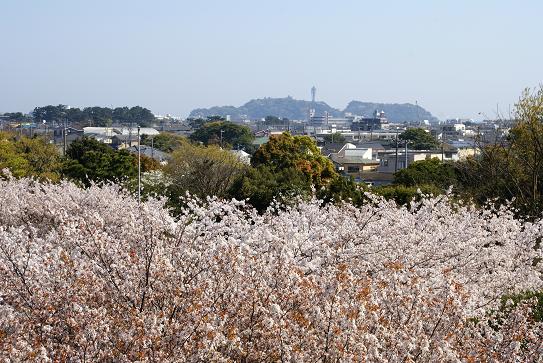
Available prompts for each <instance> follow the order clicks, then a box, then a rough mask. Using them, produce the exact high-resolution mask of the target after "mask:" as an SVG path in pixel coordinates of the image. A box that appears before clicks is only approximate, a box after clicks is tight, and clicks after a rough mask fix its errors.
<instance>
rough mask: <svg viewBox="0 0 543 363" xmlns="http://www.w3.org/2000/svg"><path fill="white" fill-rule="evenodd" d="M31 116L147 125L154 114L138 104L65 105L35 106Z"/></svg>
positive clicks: (58, 119) (57, 119) (95, 122)
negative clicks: (122, 105)
mask: <svg viewBox="0 0 543 363" xmlns="http://www.w3.org/2000/svg"><path fill="white" fill-rule="evenodd" d="M32 117H33V118H34V121H35V122H37V123H41V122H42V120H45V121H47V122H49V123H51V122H64V121H66V122H68V123H70V124H72V123H76V124H80V123H85V124H88V125H92V126H102V127H103V126H110V125H111V124H112V123H113V122H119V123H134V124H138V125H140V126H149V125H151V124H152V123H153V122H154V120H155V116H154V115H153V114H152V113H151V111H149V110H148V109H146V108H143V107H140V106H134V107H131V108H128V107H118V108H115V109H111V108H109V107H98V106H94V107H85V108H84V109H82V110H81V109H79V108H68V107H67V106H65V105H58V106H52V105H48V106H44V107H36V108H35V109H34V111H33V112H32Z"/></svg>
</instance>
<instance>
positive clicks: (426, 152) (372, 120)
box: [0, 87, 512, 186]
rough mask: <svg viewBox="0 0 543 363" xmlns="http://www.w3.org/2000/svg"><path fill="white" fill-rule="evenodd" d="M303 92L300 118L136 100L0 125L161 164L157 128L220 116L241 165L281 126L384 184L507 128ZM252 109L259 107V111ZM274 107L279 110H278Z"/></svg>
mask: <svg viewBox="0 0 543 363" xmlns="http://www.w3.org/2000/svg"><path fill="white" fill-rule="evenodd" d="M311 96H312V100H311V101H296V100H294V101H296V102H299V103H300V102H301V106H300V107H304V105H305V106H307V110H306V112H305V116H306V117H305V118H302V119H288V118H286V117H279V116H278V115H273V114H269V115H267V116H265V117H262V118H250V117H248V116H247V115H239V114H237V115H235V116H233V115H229V114H213V115H209V111H207V112H204V113H202V110H200V111H198V110H195V111H193V112H192V113H191V116H193V115H194V117H188V118H186V119H182V118H180V117H173V116H171V115H153V114H152V113H151V112H150V111H149V110H148V109H145V108H142V107H139V106H137V107H133V108H128V107H119V108H116V109H110V108H106V107H88V108H84V109H82V110H80V109H78V108H71V107H69V106H64V105H59V106H44V107H36V109H35V110H34V111H33V112H32V113H30V114H24V113H21V112H14V113H5V114H3V115H0V130H2V131H11V132H14V133H16V134H19V135H26V136H28V137H33V136H38V135H40V136H43V137H44V138H46V140H47V142H49V143H52V144H55V145H56V146H57V147H58V148H59V151H60V152H61V153H65V151H66V148H67V147H68V146H69V145H70V144H71V143H72V142H73V141H74V140H76V139H79V138H81V137H83V136H86V137H90V138H93V139H95V140H98V141H99V142H101V143H104V144H107V145H109V146H111V147H112V148H113V149H118V150H120V149H126V150H128V151H130V152H132V153H137V152H138V150H139V152H141V153H143V154H144V155H146V156H148V157H151V158H154V159H156V160H158V161H159V162H161V163H167V162H168V158H169V155H168V153H165V152H164V151H161V150H158V149H156V148H155V147H154V145H153V142H152V141H153V140H154V137H156V136H157V135H160V134H164V133H167V134H173V135H178V136H185V137H189V136H190V135H191V134H193V133H194V131H195V130H196V129H198V127H199V126H201V125H202V124H203V123H205V121H221V122H226V123H232V124H237V125H242V126H245V127H247V128H249V129H250V131H251V133H252V135H253V138H252V140H251V144H252V146H248V145H240V144H237V145H232V144H228V145H227V144H226V143H223V142H222V140H221V138H222V131H220V132H219V134H218V135H217V143H218V144H219V145H220V146H221V147H223V148H224V147H226V146H228V147H230V148H231V149H232V150H233V151H234V152H235V153H236V155H238V156H239V157H240V158H242V159H243V160H244V161H245V162H247V163H250V158H251V154H252V152H254V150H256V149H257V148H258V147H259V146H260V145H262V144H265V143H266V142H268V140H269V138H270V137H271V136H273V135H279V134H282V133H284V132H289V133H290V134H291V135H305V136H309V137H311V138H312V139H313V140H314V141H315V142H316V144H317V146H318V148H319V149H320V151H321V153H322V154H323V155H324V156H326V157H327V158H329V159H330V160H331V161H332V162H333V165H334V167H335V168H336V171H337V172H338V173H339V174H341V175H344V176H346V177H352V178H353V179H354V180H355V181H356V182H361V183H365V184H367V185H370V186H372V185H387V184H391V183H392V182H393V180H394V173H396V172H398V171H399V170H401V169H404V168H406V167H408V166H409V165H411V164H412V163H413V162H415V161H421V160H429V159H432V158H437V159H439V160H441V161H459V160H465V159H466V158H467V157H469V156H474V155H477V153H478V152H479V150H480V149H481V147H483V146H486V145H491V144H501V143H504V142H505V137H506V136H507V135H508V132H509V130H510V127H511V126H512V121H511V120H490V119H482V120H477V121H476V120H473V119H448V120H445V121H440V120H437V119H436V118H435V117H433V116H431V114H429V113H428V112H427V111H426V110H424V109H422V108H420V106H418V105H416V106H413V105H409V106H413V107H411V108H404V110H406V109H407V110H408V112H407V113H406V116H405V117H404V118H405V120H403V121H402V120H401V118H402V116H401V111H402V110H401V109H400V110H399V112H400V114H399V113H398V112H396V114H395V117H394V118H395V121H391V120H389V118H388V115H387V113H386V112H385V111H384V110H382V109H374V110H373V111H372V112H371V114H354V113H352V112H343V113H341V114H340V113H339V111H337V112H335V111H328V110H324V111H323V107H322V106H323V105H326V104H324V103H323V102H317V101H316V89H315V88H314V87H313V88H312V89H311ZM287 99H288V101H289V102H292V101H293V100H292V99H291V98H287ZM268 100H269V99H268ZM277 100H282V99H276V103H277ZM326 106H327V105H326ZM327 107H328V106H327ZM366 108H367V107H366ZM417 108H420V109H421V111H418V110H417ZM210 110H213V109H210ZM319 111H320V112H319ZM199 112H200V114H199ZM259 112H264V113H265V112H266V110H265V109H264V110H260V111H259ZM206 113H207V115H206ZM278 113H279V114H281V113H284V112H283V111H281V110H279V111H278ZM298 113H299V112H298ZM417 113H420V114H424V115H429V116H430V117H429V118H430V119H422V118H420V119H419V118H417V117H416V116H414V115H416V114H417ZM138 126H139V127H138ZM408 130H418V131H419V132H420V131H421V130H423V131H424V133H426V134H427V135H428V136H431V138H429V140H430V141H431V142H429V143H427V144H422V145H421V144H420V143H419V144H416V143H415V142H413V141H410V140H403V139H401V138H400V137H399V135H401V134H402V133H404V132H406V131H408ZM138 134H139V137H138ZM423 136H424V135H423ZM141 137H144V138H146V139H147V140H150V143H148V145H145V146H143V147H141V148H138V145H139V143H140V140H141Z"/></svg>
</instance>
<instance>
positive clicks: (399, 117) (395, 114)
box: [343, 101, 438, 122]
mask: <svg viewBox="0 0 543 363" xmlns="http://www.w3.org/2000/svg"><path fill="white" fill-rule="evenodd" d="M375 110H378V111H385V114H386V116H387V118H388V120H389V121H391V122H403V121H420V120H428V121H431V122H436V121H438V119H437V118H436V117H435V116H434V115H432V114H431V113H430V112H429V111H427V110H425V109H424V108H422V107H421V106H419V105H413V104H411V103H402V104H399V103H372V102H360V101H351V102H349V104H348V105H347V108H345V110H343V112H350V113H352V114H354V115H365V116H369V115H371V114H372V113H373V112H374V111H375Z"/></svg>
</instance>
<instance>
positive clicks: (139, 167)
mask: <svg viewBox="0 0 543 363" xmlns="http://www.w3.org/2000/svg"><path fill="white" fill-rule="evenodd" d="M140 140H141V138H140V125H138V205H140V204H141V148H140Z"/></svg>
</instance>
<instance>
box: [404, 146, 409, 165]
mask: <svg viewBox="0 0 543 363" xmlns="http://www.w3.org/2000/svg"><path fill="white" fill-rule="evenodd" d="M407 161H408V160H407V140H405V165H404V167H405V168H407Z"/></svg>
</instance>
